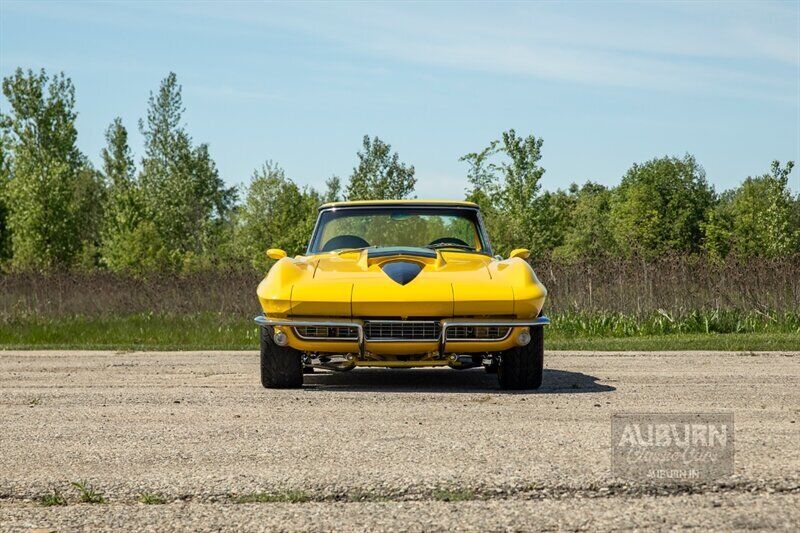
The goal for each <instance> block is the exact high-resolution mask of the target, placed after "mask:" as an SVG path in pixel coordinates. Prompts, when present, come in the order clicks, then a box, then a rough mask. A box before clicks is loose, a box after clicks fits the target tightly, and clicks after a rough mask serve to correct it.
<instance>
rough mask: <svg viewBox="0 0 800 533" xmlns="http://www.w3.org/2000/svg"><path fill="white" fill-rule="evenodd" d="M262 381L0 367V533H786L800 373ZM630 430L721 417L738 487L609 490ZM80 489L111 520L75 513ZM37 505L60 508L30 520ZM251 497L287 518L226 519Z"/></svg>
mask: <svg viewBox="0 0 800 533" xmlns="http://www.w3.org/2000/svg"><path fill="white" fill-rule="evenodd" d="M257 365H258V361H257V356H256V354H255V353H230V352H224V353H220V352H197V353H110V352H0V416H1V417H2V429H0V529H2V530H27V529H31V528H54V529H57V530H73V529H76V528H85V529H120V528H125V529H136V530H148V529H150V530H164V529H173V528H178V529H192V530H206V529H241V528H244V529H288V530H296V529H312V530H317V529H323V530H333V529H337V530H341V529H360V530H363V529H384V530H397V529H409V530H419V531H422V530H444V529H453V528H461V529H471V530H531V529H573V530H574V529H597V528H602V529H609V528H614V529H626V528H635V527H638V528H660V529H667V528H673V527H680V526H686V527H712V528H716V529H752V528H770V529H786V530H789V529H796V526H797V524H798V523H800V446H798V443H800V438H798V437H800V431H799V430H800V353H781V354H778V353H771V354H746V355H739V354H726V353H702V352H695V353H686V352H683V353H580V354H577V353H568V352H561V353H548V354H547V358H546V367H547V368H546V371H545V378H544V380H545V384H544V386H543V388H542V389H541V390H539V391H537V392H534V393H501V392H499V391H498V390H497V389H496V381H495V377H494V376H490V375H486V374H484V373H483V371H482V370H468V371H460V372H459V371H453V370H441V369H424V370H392V369H385V370H378V369H375V370H368V369H357V370H355V371H353V372H350V373H346V374H329V373H317V374H315V375H312V376H307V385H306V386H305V387H304V388H303V389H302V390H293V391H275V390H272V391H267V390H264V389H262V388H261V387H260V385H259V383H258V377H257V375H258V368H257ZM626 411H646V412H687V411H689V412H694V411H698V412H709V411H713V412H718V411H722V412H733V413H734V416H735V424H736V472H735V475H734V476H733V477H732V478H728V479H724V480H719V481H716V482H712V483H707V484H703V485H687V486H682V487H677V488H675V487H672V488H653V487H648V486H645V485H641V484H638V483H630V482H625V481H622V480H619V479H616V478H614V477H613V476H612V475H611V472H610V444H609V442H610V416H611V414H612V413H615V412H626ZM78 480H85V481H86V482H88V484H90V485H91V486H92V487H93V488H94V489H95V490H96V491H97V492H99V493H101V494H102V495H103V496H104V497H105V499H106V500H107V502H108V503H106V504H98V505H90V504H81V503H78V491H77V490H76V489H75V488H73V487H71V486H70V482H73V481H78ZM53 490H57V491H59V492H60V493H61V494H62V495H63V496H64V497H65V498H66V500H67V505H66V506H58V507H42V506H41V505H40V504H39V503H38V502H39V499H40V498H41V497H42V496H43V495H44V494H47V493H51V492H52V491H53ZM142 493H156V494H159V495H161V496H162V497H163V498H164V499H165V500H166V501H167V503H166V504H163V505H143V504H140V503H138V502H137V500H138V499H139V497H140V495H141V494H142ZM259 493H267V494H271V495H273V496H272V497H275V495H277V496H278V497H279V498H282V499H285V500H289V502H281V503H273V502H269V503H246V504H245V503H237V501H238V500H239V499H241V498H245V499H247V498H253V497H255V496H256V495H258V494H259ZM447 499H451V500H452V499H456V500H464V501H443V500H447ZM304 500H309V501H304Z"/></svg>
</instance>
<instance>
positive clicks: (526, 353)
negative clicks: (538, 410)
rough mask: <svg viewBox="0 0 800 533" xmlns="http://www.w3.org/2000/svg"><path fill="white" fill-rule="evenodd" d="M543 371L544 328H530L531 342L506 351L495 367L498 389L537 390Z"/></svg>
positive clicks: (540, 383)
mask: <svg viewBox="0 0 800 533" xmlns="http://www.w3.org/2000/svg"><path fill="white" fill-rule="evenodd" d="M543 369H544V328H543V327H541V326H539V327H533V328H531V342H529V343H528V345H527V346H520V347H517V348H512V349H510V350H506V351H505V352H503V353H502V354H501V357H500V364H499V365H498V367H497V379H498V381H499V382H500V388H501V389H506V390H525V389H538V388H539V387H540V386H541V385H542V372H543Z"/></svg>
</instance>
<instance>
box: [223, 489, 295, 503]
mask: <svg viewBox="0 0 800 533" xmlns="http://www.w3.org/2000/svg"><path fill="white" fill-rule="evenodd" d="M234 501H235V502H236V503H304V502H308V501H311V496H309V495H308V493H306V492H304V491H302V490H285V491H280V492H254V493H251V494H242V495H240V496H237V497H235V498H234Z"/></svg>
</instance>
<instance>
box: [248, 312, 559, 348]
mask: <svg viewBox="0 0 800 533" xmlns="http://www.w3.org/2000/svg"><path fill="white" fill-rule="evenodd" d="M254 320H255V322H256V324H258V325H259V326H262V327H269V326H289V327H293V326H327V327H332V326H344V327H351V328H355V330H356V332H357V334H358V338H357V339H355V340H356V341H357V342H358V355H359V358H361V359H363V358H364V354H365V352H366V338H365V337H364V324H365V322H364V321H363V320H358V319H335V318H319V319H314V318H270V317H267V316H264V315H259V316H257V317H255V319H254ZM376 322H389V321H388V320H386V321H376ZM395 322H403V321H402V320H397V321H395ZM411 322H435V321H411ZM439 323H440V324H441V331H440V333H439V338H438V339H435V338H434V339H430V340H418V339H413V340H408V339H401V340H377V341H375V340H372V341H370V342H417V343H420V342H436V341H438V342H439V355H440V356H442V355H444V354H445V350H446V349H447V342H448V341H447V330H448V328H451V327H455V326H506V327H509V328H514V327H525V326H527V327H536V326H546V325H548V324H550V319H549V318H547V317H546V316H540V317H538V318H527V319H516V318H454V319H449V318H446V319H444V320H440V321H439ZM509 334H510V330H509ZM315 340H322V339H315ZM341 340H347V339H341ZM351 342H352V341H351ZM450 342H463V341H460V340H451V341H450ZM484 342H498V341H496V340H490V339H487V340H485V341H484Z"/></svg>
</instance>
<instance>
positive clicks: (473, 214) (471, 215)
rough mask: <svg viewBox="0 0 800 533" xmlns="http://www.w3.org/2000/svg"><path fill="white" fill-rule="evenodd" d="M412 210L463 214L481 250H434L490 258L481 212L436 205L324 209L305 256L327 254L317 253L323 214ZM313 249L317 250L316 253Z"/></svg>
mask: <svg viewBox="0 0 800 533" xmlns="http://www.w3.org/2000/svg"><path fill="white" fill-rule="evenodd" d="M409 209H411V210H414V211H423V212H425V211H429V212H431V213H432V214H439V213H441V212H442V211H444V212H446V213H447V212H449V213H453V212H459V211H460V212H463V213H464V216H465V218H467V219H469V220H470V221H472V222H474V224H475V228H476V230H477V232H478V239H479V240H480V242H481V249H480V250H465V249H459V248H437V249H436V250H441V251H448V252H460V253H468V254H480V255H487V256H489V257H492V255H493V254H492V245H491V244H490V243H489V236H488V235H487V234H486V227H485V226H484V224H483V218H482V217H481V211H480V209H478V208H477V207H472V206H468V205H465V206H460V205H446V206H438V205H426V204H413V205H403V204H395V205H380V204H375V205H354V206H346V205H345V206H334V207H325V208H321V209H320V210H319V214H318V215H317V221H316V222H315V223H314V230H313V231H312V232H311V239H310V240H309V241H308V247H307V248H306V255H315V254H320V253H327V252H322V251H319V248H321V247H322V243H320V242H319V240H320V238H321V237H322V232H321V231H320V230H321V226H320V223H321V221H322V218H323V216H324V215H325V213H328V212H336V211H379V210H380V211H383V210H385V211H392V210H394V211H396V210H409ZM314 249H317V250H316V251H315V250H314Z"/></svg>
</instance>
